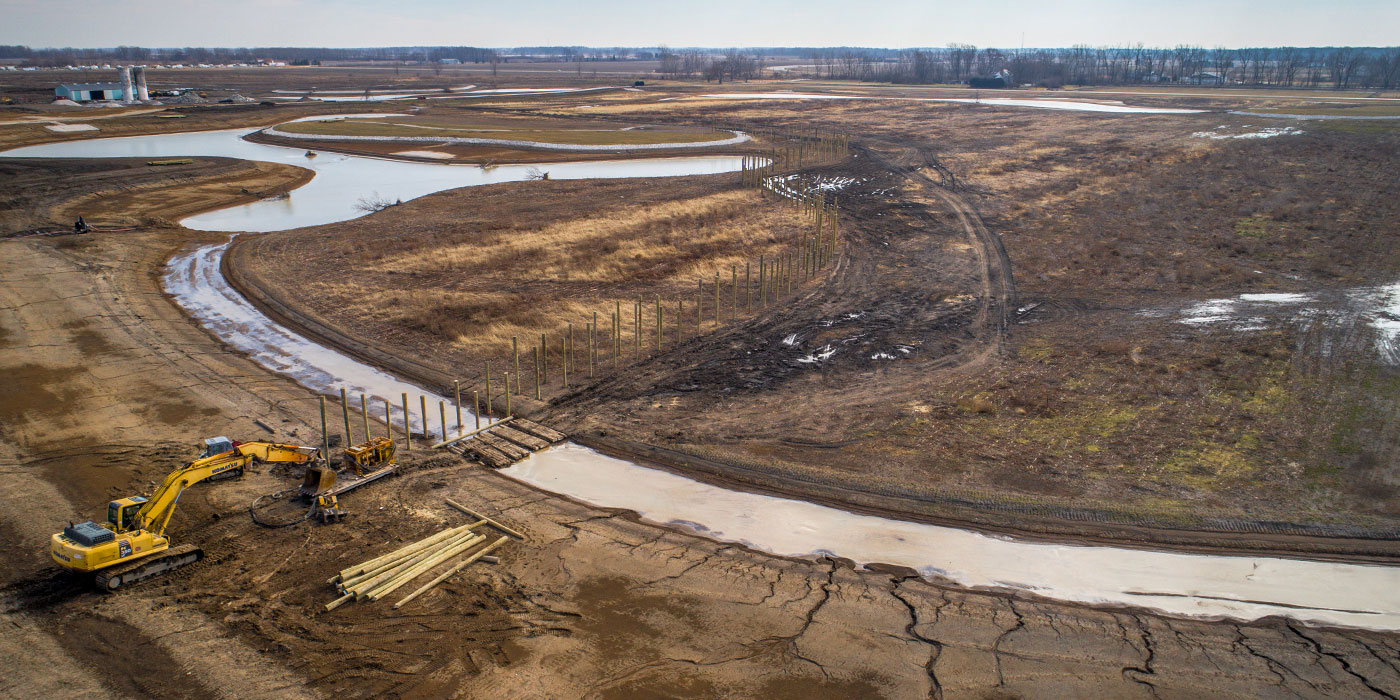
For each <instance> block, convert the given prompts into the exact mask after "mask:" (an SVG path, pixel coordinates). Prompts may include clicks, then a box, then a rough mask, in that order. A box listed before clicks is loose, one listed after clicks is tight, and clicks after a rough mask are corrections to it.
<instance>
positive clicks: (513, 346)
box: [506, 336, 520, 394]
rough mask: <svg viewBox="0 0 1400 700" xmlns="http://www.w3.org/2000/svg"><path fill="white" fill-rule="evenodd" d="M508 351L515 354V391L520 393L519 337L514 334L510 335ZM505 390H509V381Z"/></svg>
mask: <svg viewBox="0 0 1400 700" xmlns="http://www.w3.org/2000/svg"><path fill="white" fill-rule="evenodd" d="M510 352H511V354H512V355H514V356H515V393H517V394H519V393H520V339H519V338H518V337H516V336H511V337H510ZM506 391H507V392H509V391H510V383H509V382H507V383H506Z"/></svg>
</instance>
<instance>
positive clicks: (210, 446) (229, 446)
mask: <svg viewBox="0 0 1400 700" xmlns="http://www.w3.org/2000/svg"><path fill="white" fill-rule="evenodd" d="M232 451H233V441H232V440H230V439H228V438H227V437H224V436H222V435H221V436H219V437H214V438H209V439H207V440H205V441H204V451H203V452H201V453H200V455H199V457H198V459H204V458H205V457H213V456H214V455H221V454H223V453H225V452H232Z"/></svg>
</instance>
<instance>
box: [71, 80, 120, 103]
mask: <svg viewBox="0 0 1400 700" xmlns="http://www.w3.org/2000/svg"><path fill="white" fill-rule="evenodd" d="M53 93H54V95H55V96H56V97H58V98H63V99H69V100H73V101H74V102H91V101H92V100H120V99H124V98H125V96H126V95H125V93H123V92H122V84H121V83H64V84H62V85H59V86H58V87H56V88H54V91H53Z"/></svg>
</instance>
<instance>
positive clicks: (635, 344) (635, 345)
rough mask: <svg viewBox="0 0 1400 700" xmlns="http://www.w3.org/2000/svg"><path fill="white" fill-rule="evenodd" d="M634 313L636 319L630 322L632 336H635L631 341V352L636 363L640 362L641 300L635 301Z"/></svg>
mask: <svg viewBox="0 0 1400 700" xmlns="http://www.w3.org/2000/svg"><path fill="white" fill-rule="evenodd" d="M634 311H635V312H636V317H635V318H634V319H633V320H632V335H633V336H635V337H634V338H633V339H632V351H633V354H634V355H635V356H636V357H634V358H633V359H634V360H636V361H637V362H641V361H642V300H641V299H638V300H637V303H636V306H635V309H634Z"/></svg>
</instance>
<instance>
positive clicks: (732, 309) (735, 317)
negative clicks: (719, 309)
mask: <svg viewBox="0 0 1400 700" xmlns="http://www.w3.org/2000/svg"><path fill="white" fill-rule="evenodd" d="M729 276H730V277H731V278H733V279H731V280H730V286H731V287H732V288H733V290H734V302H733V303H732V304H730V305H729V322H730V323H737V322H738V321H739V266H738V265H730V266H729Z"/></svg>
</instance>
